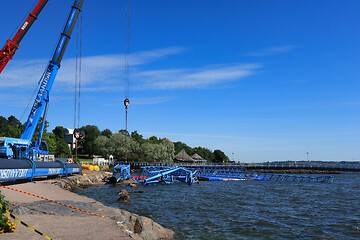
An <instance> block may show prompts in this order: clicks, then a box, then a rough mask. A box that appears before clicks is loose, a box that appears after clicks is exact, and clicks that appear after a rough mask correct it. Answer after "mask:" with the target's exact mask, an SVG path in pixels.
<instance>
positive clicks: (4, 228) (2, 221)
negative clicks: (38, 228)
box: [0, 191, 16, 233]
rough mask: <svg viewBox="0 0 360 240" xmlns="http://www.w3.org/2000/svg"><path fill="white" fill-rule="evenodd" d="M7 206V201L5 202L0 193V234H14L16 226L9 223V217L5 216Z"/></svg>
mask: <svg viewBox="0 0 360 240" xmlns="http://www.w3.org/2000/svg"><path fill="white" fill-rule="evenodd" d="M8 205H9V202H8V201H5V197H4V196H3V195H2V194H1V191H0V233H3V232H14V231H15V228H16V225H15V223H12V222H11V221H10V217H9V216H7V215H6V209H7V207H8Z"/></svg>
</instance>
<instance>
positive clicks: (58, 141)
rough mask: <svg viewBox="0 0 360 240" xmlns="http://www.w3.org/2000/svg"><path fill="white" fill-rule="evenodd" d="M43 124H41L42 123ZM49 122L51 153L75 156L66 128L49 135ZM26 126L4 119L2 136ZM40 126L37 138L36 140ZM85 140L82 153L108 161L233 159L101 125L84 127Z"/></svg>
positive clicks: (17, 132) (17, 134)
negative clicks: (181, 157) (195, 157)
mask: <svg viewBox="0 0 360 240" xmlns="http://www.w3.org/2000/svg"><path fill="white" fill-rule="evenodd" d="M39 122H40V121H39ZM48 126H49V123H48V122H46V124H45V129H44V134H43V139H42V140H43V141H45V142H46V143H47V145H48V148H49V154H53V155H55V157H71V156H72V154H74V153H72V152H70V149H69V147H68V145H67V143H66V142H65V137H64V135H65V128H64V127H62V126H57V127H55V128H54V129H53V130H52V131H51V132H47V128H48ZM24 127H25V124H22V123H21V122H20V121H19V120H18V119H16V118H15V117H14V116H10V117H8V118H7V119H6V118H5V117H2V116H0V136H4V137H5V136H6V137H14V138H20V136H21V133H22V131H23V129H24ZM39 127H40V124H39V126H38V129H37V131H35V132H36V133H35V134H34V136H33V139H32V140H33V141H36V139H37V136H38V130H39ZM80 132H81V136H82V137H81V138H80V139H79V141H78V153H79V154H82V155H87V156H88V157H92V156H93V155H101V156H103V157H105V158H108V157H109V156H110V155H112V156H113V157H114V158H115V159H117V160H118V161H133V162H154V161H156V162H172V161H173V159H174V156H175V154H176V153H178V152H180V151H181V149H184V150H185V151H186V152H187V153H188V154H189V155H190V156H191V155H193V154H195V153H197V154H199V155H200V156H201V157H203V158H204V159H206V160H208V162H228V161H229V158H228V157H227V156H226V155H225V153H224V152H222V151H221V150H219V149H217V150H214V151H211V150H210V149H208V148H204V147H200V146H199V147H195V148H192V147H190V146H188V145H187V144H185V143H183V142H180V141H178V142H171V141H170V140H168V139H166V138H158V137H156V136H151V137H149V138H144V137H143V136H142V135H141V134H139V133H138V132H137V131H134V132H131V133H129V132H127V131H126V130H119V131H118V132H117V133H113V132H112V131H111V130H110V129H105V130H103V131H100V130H99V128H98V127H97V126H94V125H86V126H83V127H81V128H80Z"/></svg>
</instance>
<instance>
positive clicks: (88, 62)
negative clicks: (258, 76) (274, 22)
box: [0, 47, 261, 103]
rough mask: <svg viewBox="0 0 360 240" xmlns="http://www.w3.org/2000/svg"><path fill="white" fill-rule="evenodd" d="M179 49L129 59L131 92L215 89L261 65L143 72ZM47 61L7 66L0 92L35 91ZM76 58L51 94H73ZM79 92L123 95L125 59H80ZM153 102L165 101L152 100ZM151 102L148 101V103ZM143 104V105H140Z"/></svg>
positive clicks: (66, 64) (67, 62)
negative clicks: (119, 92)
mask: <svg viewBox="0 0 360 240" xmlns="http://www.w3.org/2000/svg"><path fill="white" fill-rule="evenodd" d="M184 50H185V49H184V48H181V47H170V48H163V49H155V50H152V51H144V52H139V53H134V54H132V55H130V56H129V58H130V59H129V63H130V65H131V66H133V67H132V68H130V70H131V73H130V77H131V88H132V89H133V90H136V89H141V90H148V89H157V90H167V89H194V88H207V87H211V86H217V85H219V84H223V83H227V82H233V81H238V80H239V79H241V78H244V77H246V76H249V75H252V74H255V73H256V71H257V69H259V68H260V67H261V65H260V64H239V63H237V64H219V65H210V66H204V67H202V68H179V69H161V70H152V71H142V70H141V67H142V66H143V65H146V64H148V63H151V62H154V61H156V60H159V59H162V58H166V57H169V56H171V55H175V54H180V53H182V52H183V51H184ZM47 62H48V61H47V60H30V61H17V62H16V64H12V65H9V66H8V68H7V69H6V71H4V72H3V74H2V76H1V78H0V90H5V91H6V90H9V93H11V92H12V91H13V89H16V92H18V91H19V89H30V88H31V89H34V87H35V85H36V84H37V83H38V81H39V79H40V77H41V75H42V74H43V71H44V69H45V68H46V66H47ZM75 65H76V59H75V58H68V59H64V60H63V61H62V65H61V69H60V70H59V72H58V76H57V77H56V80H55V83H54V84H55V86H56V89H54V91H57V92H58V91H61V92H72V91H74V80H75ZM81 68H82V72H81V90H82V91H84V92H85V91H89V92H113V91H123V88H124V84H123V78H124V74H123V73H124V72H123V71H124V55H121V54H117V55H116V54H114V55H100V56H89V57H83V58H82V62H81ZM153 100H154V101H155V102H161V101H165V100H164V99H156V100H155V99H153ZM150 102H151V101H150ZM143 103H144V102H143Z"/></svg>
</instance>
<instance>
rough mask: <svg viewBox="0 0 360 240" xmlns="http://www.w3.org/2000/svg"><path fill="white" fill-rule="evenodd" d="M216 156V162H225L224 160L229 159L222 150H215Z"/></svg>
mask: <svg viewBox="0 0 360 240" xmlns="http://www.w3.org/2000/svg"><path fill="white" fill-rule="evenodd" d="M214 157H215V162H218V163H223V162H228V161H229V158H228V157H227V156H226V155H225V153H224V152H222V151H221V150H215V151H214Z"/></svg>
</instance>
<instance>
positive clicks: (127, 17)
mask: <svg viewBox="0 0 360 240" xmlns="http://www.w3.org/2000/svg"><path fill="white" fill-rule="evenodd" d="M129 54H130V0H125V54H124V58H125V59H124V62H125V76H124V78H125V87H124V93H125V100H124V106H125V131H126V133H127V115H128V107H129V104H130V101H129V88H130V86H129V85H130V84H129V75H130V72H129V67H130V66H129ZM126 138H127V136H125V161H127V151H128V146H127V140H126Z"/></svg>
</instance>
